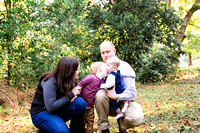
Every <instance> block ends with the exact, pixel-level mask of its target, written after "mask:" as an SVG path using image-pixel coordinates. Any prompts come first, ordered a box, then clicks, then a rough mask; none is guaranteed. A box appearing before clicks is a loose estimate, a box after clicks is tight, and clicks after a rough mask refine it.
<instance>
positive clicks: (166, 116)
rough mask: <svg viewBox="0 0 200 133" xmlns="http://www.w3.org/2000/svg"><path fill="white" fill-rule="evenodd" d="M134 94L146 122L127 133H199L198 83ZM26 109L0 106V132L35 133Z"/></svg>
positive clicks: (143, 88)
mask: <svg viewBox="0 0 200 133" xmlns="http://www.w3.org/2000/svg"><path fill="white" fill-rule="evenodd" d="M137 91H138V95H137V97H136V101H137V102H139V103H140V104H141V105H142V107H143V111H144V115H145V121H144V123H143V124H142V125H141V126H140V127H136V128H133V129H129V130H128V131H129V132H139V133H140V132H141V133H142V132H155V133H156V132H161V133H163V132H186V133H187V132H194V133H198V132H199V133H200V84H170V83H167V84H159V85H137ZM29 107H30V106H26V107H21V106H14V107H12V108H9V107H4V108H3V107H0V123H1V124H0V132H36V131H37V129H36V128H35V127H34V126H33V124H32V122H31V118H30V115H29V109H30V108H29ZM109 119H110V123H111V126H112V127H111V128H110V131H111V132H112V133H115V132H118V125H117V123H116V120H115V119H114V118H113V117H109ZM94 128H95V129H96V128H97V117H95V125H94ZM96 132H99V131H97V130H96Z"/></svg>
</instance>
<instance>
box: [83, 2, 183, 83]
mask: <svg viewBox="0 0 200 133" xmlns="http://www.w3.org/2000/svg"><path fill="white" fill-rule="evenodd" d="M86 22H87V25H88V27H90V28H91V32H92V34H95V35H96V36H94V37H93V38H91V41H90V42H91V43H90V44H88V45H85V49H86V50H87V51H91V47H92V46H93V47H94V48H95V49H93V52H92V54H91V58H90V60H91V61H95V60H101V57H100V56H96V55H97V53H98V54H99V49H97V48H96V47H98V46H99V44H100V43H101V42H102V41H104V40H109V41H111V42H113V43H114V44H115V47H116V50H117V56H119V57H120V58H121V59H122V60H125V61H127V62H128V63H130V64H131V66H133V67H134V69H135V71H136V73H139V75H146V73H147V72H146V70H147V68H145V65H147V62H146V61H145V60H142V59H141V58H142V57H143V56H145V57H148V58H149V59H150V60H151V61H149V63H150V64H151V66H152V67H150V66H148V69H152V70H149V71H151V72H152V73H153V74H147V75H146V76H150V77H148V78H144V79H142V77H140V78H139V81H141V82H150V81H153V82H155V81H159V79H158V77H160V78H161V79H160V80H163V79H164V78H165V77H166V76H165V75H166V74H170V73H171V72H173V71H168V68H174V67H173V65H174V64H177V62H178V58H179V56H180V54H181V53H182V50H181V43H180V41H179V40H178V39H177V38H176V37H177V31H178V27H179V26H180V24H181V22H182V21H181V20H180V19H179V16H178V15H177V14H176V13H175V10H174V9H172V8H170V7H168V6H167V3H166V2H165V1H162V0H155V1H151V0H145V1H143V0H113V1H109V2H108V3H102V4H99V5H98V4H93V3H92V2H91V3H89V4H88V6H87V15H86ZM154 43H158V44H160V45H163V46H165V50H166V51H163V55H165V56H162V57H163V58H164V59H163V60H165V61H167V64H163V63H164V61H162V60H159V56H161V55H160V53H159V52H158V53H155V55H154V56H152V55H151V52H152V47H153V46H154ZM95 50H96V52H95ZM156 54H158V55H156ZM147 55H148V56H147ZM150 55H151V56H152V57H151V56H150ZM81 58H87V55H86V56H82V57H81ZM154 59H155V60H154ZM144 63H145V64H144ZM149 63H148V64H149ZM150 64H149V65H150ZM164 65H168V66H164ZM153 66H160V67H157V69H155V68H154V67H153ZM163 66H164V67H163ZM141 68H143V69H144V71H142V69H141ZM158 75H159V76H158ZM154 76H155V78H154ZM162 76H163V77H162ZM150 79H151V80H150ZM154 79H156V80H154Z"/></svg>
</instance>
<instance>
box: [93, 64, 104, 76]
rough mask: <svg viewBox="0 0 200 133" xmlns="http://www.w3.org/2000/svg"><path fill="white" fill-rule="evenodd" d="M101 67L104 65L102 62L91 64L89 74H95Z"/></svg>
mask: <svg viewBox="0 0 200 133" xmlns="http://www.w3.org/2000/svg"><path fill="white" fill-rule="evenodd" d="M102 65H105V63H104V62H100V61H98V62H93V63H92V64H91V65H90V72H91V73H92V74H96V73H97V71H98V69H99V68H101V66H102Z"/></svg>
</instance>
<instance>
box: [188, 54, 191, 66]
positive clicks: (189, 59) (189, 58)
mask: <svg viewBox="0 0 200 133" xmlns="http://www.w3.org/2000/svg"><path fill="white" fill-rule="evenodd" d="M191 65H192V53H189V64H188V66H191Z"/></svg>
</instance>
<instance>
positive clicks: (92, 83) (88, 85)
mask: <svg viewBox="0 0 200 133" xmlns="http://www.w3.org/2000/svg"><path fill="white" fill-rule="evenodd" d="M90 71H91V73H92V75H87V76H86V77H85V78H83V79H82V80H81V81H80V82H79V83H78V85H77V86H81V87H82V89H81V93H80V96H81V97H82V98H83V99H84V100H85V102H86V112H85V116H84V119H83V120H84V124H83V132H86V133H92V132H93V125H94V104H95V102H94V96H95V94H96V93H97V91H98V90H99V89H100V85H101V83H102V82H103V78H105V77H106V75H107V72H106V64H105V63H104V62H94V63H92V64H91V66H90ZM85 126H86V127H85Z"/></svg>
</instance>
